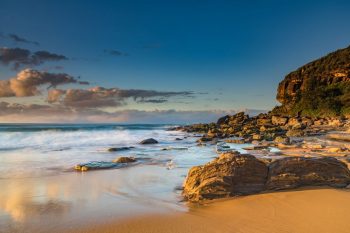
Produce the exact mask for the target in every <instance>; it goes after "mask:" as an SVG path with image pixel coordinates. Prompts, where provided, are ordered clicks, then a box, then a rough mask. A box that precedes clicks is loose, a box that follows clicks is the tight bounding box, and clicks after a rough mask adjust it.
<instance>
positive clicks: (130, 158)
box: [113, 157, 136, 163]
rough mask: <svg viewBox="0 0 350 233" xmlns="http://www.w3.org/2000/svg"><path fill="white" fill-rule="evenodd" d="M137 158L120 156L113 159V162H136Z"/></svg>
mask: <svg viewBox="0 0 350 233" xmlns="http://www.w3.org/2000/svg"><path fill="white" fill-rule="evenodd" d="M134 162H136V159H135V158H134V157H119V158H116V159H114V160H113V163H134Z"/></svg>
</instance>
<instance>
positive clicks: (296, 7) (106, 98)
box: [0, 0, 350, 123]
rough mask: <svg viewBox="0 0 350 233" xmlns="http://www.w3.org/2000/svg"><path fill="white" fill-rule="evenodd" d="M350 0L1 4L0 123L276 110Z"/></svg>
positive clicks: (337, 39) (335, 41) (328, 43)
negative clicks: (283, 84)
mask: <svg viewBox="0 0 350 233" xmlns="http://www.w3.org/2000/svg"><path fill="white" fill-rule="evenodd" d="M349 12H350V2H349V1H296V0H294V1H286V0H279V1H272V0H266V1H254V0H252V1H234V0H230V1H229V0H227V1H224V0H215V1H214V0H201V1H199V0H177V1H175V0H168V1H164V0H163V1H162V0H153V1H152V0H115V1H106V0H99V1H92V0H91V1H86V0H85V1H80V0H76V1H68V0H60V1H54V0H52V1H44V0H23V1H19V0H0V122H130V123H192V122H207V121H213V120H215V119H216V118H217V117H219V116H221V115H224V114H229V113H234V112H237V111H241V110H247V111H248V112H251V113H252V114H254V113H257V112H260V111H266V110H269V109H271V108H273V107H274V106H276V105H278V102H277V101H276V100H275V96H276V89H277V85H278V83H279V82H280V81H281V80H282V79H283V78H284V76H285V75H287V74H288V73H289V72H291V71H293V70H295V69H297V68H298V67H300V66H302V65H304V64H306V63H308V62H310V61H312V60H314V59H317V58H319V57H321V56H324V55H326V54H327V53H329V52H332V51H334V50H337V49H340V48H344V47H347V46H349V44H350V27H349V22H350V14H349Z"/></svg>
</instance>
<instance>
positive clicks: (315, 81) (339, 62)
mask: <svg viewBox="0 0 350 233" xmlns="http://www.w3.org/2000/svg"><path fill="white" fill-rule="evenodd" d="M349 85H350V47H347V48H345V49H340V50H338V51H335V52H333V53H330V54H328V55H327V56H325V57H322V58H320V59H317V60H315V61H313V62H310V63H308V64H306V65H304V66H302V67H300V68H299V69H297V70H296V71H293V72H291V73H290V74H288V75H287V76H286V77H285V78H284V80H283V81H282V82H280V84H279V85H278V90H277V97H276V98H277V100H278V101H279V102H280V103H282V106H281V107H280V108H279V109H280V110H281V109H282V110H284V111H285V112H286V113H293V112H294V113H296V112H303V113H305V114H307V113H310V111H311V112H314V114H322V113H327V112H329V110H331V111H330V112H332V113H333V112H334V110H336V111H338V110H339V111H338V112H334V113H339V114H340V113H342V110H346V111H347V110H350V109H347V108H349V107H350V101H349V98H350V88H349ZM318 98H320V101H319V100H318ZM322 99H323V102H322ZM325 101H327V102H329V103H326V102H325ZM312 102H313V103H312ZM332 103H333V104H332ZM309 104H311V105H309ZM328 105H329V106H328ZM332 105H338V106H332ZM333 107H334V109H333ZM328 108H332V109H328ZM336 108H340V109H336Z"/></svg>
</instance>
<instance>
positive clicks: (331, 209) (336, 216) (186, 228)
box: [72, 188, 350, 233]
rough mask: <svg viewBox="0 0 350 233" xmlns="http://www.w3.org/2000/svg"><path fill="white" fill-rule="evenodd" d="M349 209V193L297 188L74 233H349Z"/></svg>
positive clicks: (134, 219) (144, 216)
mask: <svg viewBox="0 0 350 233" xmlns="http://www.w3.org/2000/svg"><path fill="white" fill-rule="evenodd" d="M349 205H350V192H349V190H335V189H326V188H322V189H315V190H295V191H288V192H276V193H266V194H259V195H253V196H246V197H239V198H233V199H229V200H220V201H216V202H214V203H209V204H207V205H206V206H197V207H192V208H191V209H190V210H189V212H186V213H168V214H165V215H164V214H162V215H141V216H138V217H134V218H129V219H126V220H123V221H120V222H109V223H105V224H97V225H90V226H86V227H83V228H80V229H74V230H73V231H72V232H88V233H97V232H111V233H112V232H118V233H127V232H140V233H158V232H159V233H160V232H162V233H177V232H178V233H180V232H183V233H186V232H191V233H197V232H198V233H200V232H201V233H204V232H208V233H209V232H210V233H213V232H217V233H265V232H266V233H281V232H286V233H287V232H288V233H289V232H290V233H292V232H298V233H313V232H315V233H316V232H317V233H322V232H324V233H329V232H337V233H346V232H349V230H350V223H349V221H348V219H349V217H350V213H349V210H348V206H349Z"/></svg>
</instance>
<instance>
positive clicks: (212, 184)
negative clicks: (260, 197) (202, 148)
mask: <svg viewBox="0 0 350 233" xmlns="http://www.w3.org/2000/svg"><path fill="white" fill-rule="evenodd" d="M266 178H267V166H266V164H265V163H264V162H262V161H260V160H258V159H256V158H255V157H254V156H252V155H240V154H235V153H225V154H222V155H221V156H220V157H219V158H217V159H215V160H214V161H212V162H209V163H207V164H205V165H204V166H196V167H193V168H191V170H190V171H189V173H188V176H187V178H186V181H185V184H184V191H183V193H184V196H185V197H186V199H187V200H189V201H200V200H205V199H216V198H223V197H229V196H235V195H243V194H252V193H257V192H260V191H262V190H263V189H264V186H265V182H266Z"/></svg>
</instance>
